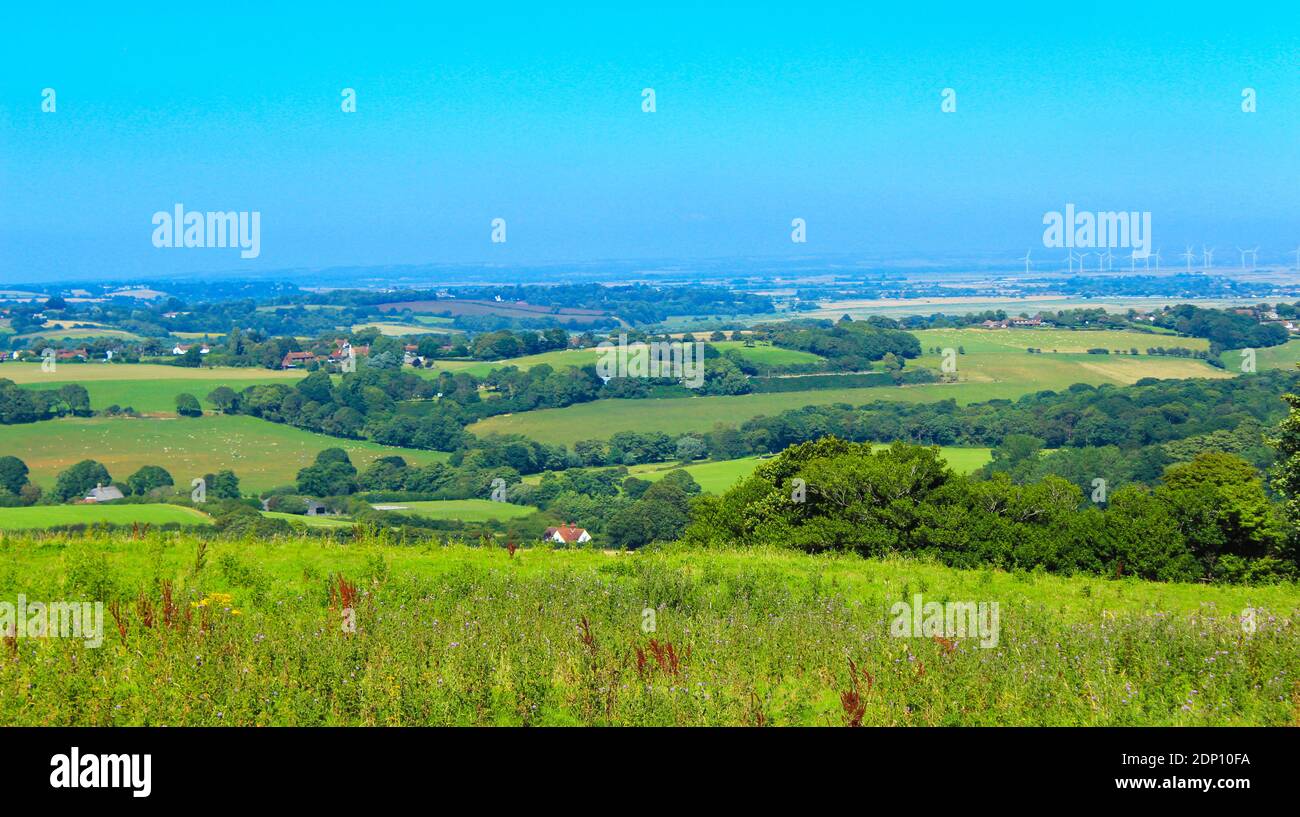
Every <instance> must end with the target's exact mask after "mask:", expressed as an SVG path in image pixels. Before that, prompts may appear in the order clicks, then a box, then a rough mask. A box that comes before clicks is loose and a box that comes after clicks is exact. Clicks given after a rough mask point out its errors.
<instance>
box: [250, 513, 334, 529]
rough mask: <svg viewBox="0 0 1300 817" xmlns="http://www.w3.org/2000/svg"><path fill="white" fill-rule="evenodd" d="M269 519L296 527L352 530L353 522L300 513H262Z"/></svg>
mask: <svg viewBox="0 0 1300 817" xmlns="http://www.w3.org/2000/svg"><path fill="white" fill-rule="evenodd" d="M261 513H262V516H265V517H266V518H267V519H283V520H285V521H286V522H288V523H289V524H290V525H293V526H294V527H296V528H297V527H302V528H350V527H352V522H351V520H348V519H338V518H335V517H329V516H307V515H306V514H300V513H281V512H279V511H262V512H261Z"/></svg>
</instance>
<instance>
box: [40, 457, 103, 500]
mask: <svg viewBox="0 0 1300 817" xmlns="http://www.w3.org/2000/svg"><path fill="white" fill-rule="evenodd" d="M112 482H113V478H112V477H111V476H109V473H108V469H107V468H105V467H104V466H103V465H102V464H101V463H98V462H96V461H94V460H82V461H81V462H79V463H77V464H76V465H73V466H72V467H70V468H68V469H67V470H65V471H62V472H60V474H59V476H58V479H57V481H56V482H55V485H54V496H55V498H56V499H58V500H59V501H60V502H67V501H68V500H71V499H81V498H82V497H84V496H86V495H87V494H89V493H90V492H91V490H93V489H94V488H95V487H96V486H99V485H109V484H111V483H112Z"/></svg>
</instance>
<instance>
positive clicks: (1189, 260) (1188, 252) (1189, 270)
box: [1183, 246, 1196, 275]
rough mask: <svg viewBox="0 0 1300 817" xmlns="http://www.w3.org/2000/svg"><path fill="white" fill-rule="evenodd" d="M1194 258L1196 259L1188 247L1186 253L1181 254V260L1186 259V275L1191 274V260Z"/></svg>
mask: <svg viewBox="0 0 1300 817" xmlns="http://www.w3.org/2000/svg"><path fill="white" fill-rule="evenodd" d="M1195 257H1196V253H1195V252H1194V251H1193V250H1192V248H1191V247H1190V246H1189V247H1188V248H1187V252H1185V253H1183V258H1186V259H1187V274H1188V275H1190V274H1191V272H1192V259H1193V258H1195Z"/></svg>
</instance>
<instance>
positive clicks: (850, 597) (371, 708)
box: [0, 534, 1300, 726]
mask: <svg viewBox="0 0 1300 817" xmlns="http://www.w3.org/2000/svg"><path fill="white" fill-rule="evenodd" d="M0 549H2V550H3V554H4V558H3V559H0V597H5V598H12V597H15V596H16V595H17V594H19V593H22V594H24V595H25V596H26V597H27V598H30V599H43V598H86V597H91V598H101V599H104V600H114V599H119V600H122V601H123V602H124V603H123V604H122V605H121V610H122V613H123V618H122V622H123V627H122V628H121V629H120V630H119V629H118V628H117V627H115V626H114V622H113V620H112V619H110V618H109V617H108V616H107V615H106V616H105V618H106V619H107V620H106V622H105V624H106V632H105V633H104V642H103V643H104V649H101V650H89V649H87V648H86V647H85V646H84V645H83V644H82V643H81V642H80V641H77V640H75V639H67V638H50V639H36V638H34V639H18V641H17V644H16V645H15V651H14V652H15V654H14V656H13V660H7V661H4V662H0V688H4V689H10V690H18V693H17V694H11V695H4V696H0V724H5V725H158V724H168V725H175V726H187V725H219V724H220V725H230V724H246V725H268V726H269V725H348V724H358V725H379V724H391V725H417V724H418V725H440V724H458V725H470V724H483V725H487V724H514V725H519V724H534V725H574V724H593V725H736V726H740V725H759V724H762V725H772V726H776V725H822V726H838V725H841V724H843V723H845V719H846V715H845V708H844V707H843V706H842V703H841V702H842V696H843V695H845V694H846V693H847V692H852V691H854V690H857V691H858V692H859V694H860V699H861V701H862V709H861V714H860V720H861V722H862V723H863V724H867V725H910V726H923V725H1013V724H1020V725H1112V726H1124V725H1138V724H1168V725H1188V726H1190V725H1232V724H1238V725H1277V726H1281V725H1286V724H1289V723H1293V722H1295V721H1296V720H1297V718H1300V704H1297V703H1296V702H1295V699H1294V685H1295V683H1296V675H1295V673H1296V667H1297V666H1298V665H1300V640H1298V639H1296V637H1295V627H1296V625H1297V624H1298V623H1300V611H1298V608H1300V596H1298V595H1297V591H1296V588H1295V586H1294V585H1283V586H1269V587H1258V588H1240V587H1219V586H1205V585H1197V584H1156V583H1145V582H1140V581H1136V580H1130V579H1124V580H1109V579H1104V578H1099V577H1083V576H1080V577H1073V578H1066V577H1059V576H1051V575H1038V574H1034V573H1017V574H1011V573H1005V572H1002V571H998V570H991V569H985V570H973V571H959V570H953V569H949V568H944V567H941V566H938V565H935V564H932V563H929V562H924V561H912V560H902V559H886V560H865V559H861V558H858V557H855V556H824V557H810V556H805V555H801V554H797V553H790V552H784V551H771V550H747V551H741V550H710V551H689V550H683V549H679V548H668V549H664V550H657V551H652V552H639V553H630V554H606V553H602V552H600V551H597V550H590V549H585V548H578V549H564V550H552V549H550V548H545V547H536V548H523V549H521V550H519V551H518V552H516V553H515V554H514V555H513V556H511V555H509V554H507V552H506V551H505V550H504V549H502V548H497V547H491V548H469V547H464V546H461V545H451V546H431V547H410V546H394V545H391V544H385V543H384V541H383V540H382V539H367V540H362V541H358V542H354V543H352V544H350V545H348V546H339V545H338V544H337V543H334V542H331V541H328V540H325V541H322V540H320V539H309V538H306V537H289V538H278V539H276V540H274V541H270V540H268V541H264V542H227V541H220V540H218V541H215V542H211V543H209V545H208V549H207V553H206V558H205V560H204V562H203V566H201V567H198V568H197V569H196V567H195V565H196V552H197V551H196V542H195V541H194V539H193V537H186V536H183V535H165V534H150V535H149V536H147V537H146V541H144V542H141V541H137V540H134V539H131V538H129V537H125V536H108V537H105V536H96V537H93V538H92V537H66V538H62V539H60V538H57V537H42V538H37V537H31V536H28V537H24V536H21V535H19V536H11V537H6V538H5V539H3V540H0ZM336 574H337V575H342V576H344V577H346V578H347V579H348V580H349V581H350V582H353V583H355V584H357V585H364V587H365V593H364V594H363V595H362V602H361V603H360V604H359V605H358V607H357V608H356V610H355V619H353V620H354V621H355V623H356V632H355V633H344V632H343V629H342V627H341V626H340V621H341V620H342V619H341V617H340V612H339V610H338V609H337V607H336V606H332V605H331V603H330V598H331V596H330V594H329V593H328V592H327V587H328V586H329V585H330V583H331V581H332V580H333V576H334V575H336ZM164 580H165V581H167V582H170V583H171V584H170V585H169V587H171V588H172V589H173V593H174V598H175V599H176V601H177V603H178V606H179V607H180V608H181V609H183V610H194V611H195V613H194V614H193V618H192V621H191V620H190V619H189V618H188V617H185V618H183V619H182V620H180V621H176V622H174V624H173V626H171V627H165V626H144V625H143V624H142V623H141V621H140V618H139V610H140V609H158V607H159V605H160V604H161V598H160V596H159V591H158V589H157V588H158V587H159V586H160V583H161V582H162V581H164ZM918 593H919V594H923V596H924V598H925V599H926V600H927V601H929V600H938V601H942V600H967V599H972V600H980V601H982V602H989V603H991V602H996V603H997V604H998V606H999V612H998V627H997V628H996V630H994V632H996V642H994V641H992V640H991V639H983V640H981V638H979V637H966V638H958V639H957V640H955V641H953V642H952V643H951V646H949V645H946V644H943V643H940V642H938V641H936V640H934V639H931V638H925V637H915V638H907V637H895V636H892V635H891V616H892V615H893V613H892V606H893V605H894V604H895V603H897V602H899V601H907V602H909V603H911V602H912V601H913V599H914V596H915V594H918ZM216 594H227V595H216ZM205 599H206V600H207V601H204V600H205ZM191 605H200V606H199V607H192V606H191ZM1247 607H1253V608H1262V609H1261V610H1260V614H1259V616H1258V622H1259V623H1258V626H1257V627H1256V628H1252V631H1251V632H1249V633H1246V632H1244V631H1243V627H1242V624H1241V620H1240V618H1239V617H1240V615H1241V611H1242V610H1244V609H1245V608H1247ZM647 609H648V610H650V611H651V614H652V616H653V618H649V617H648V616H647V614H646V612H645V611H646V610H647ZM647 621H651V624H652V627H653V631H652V632H650V633H647V632H645V631H644V627H645V626H646V625H645V622H647ZM981 644H983V645H984V646H981ZM670 647H671V652H670V651H669V649H670ZM244 669H249V671H248V672H244V671H243V670H244ZM153 679H167V683H165V684H164V683H155V682H154V681H153ZM340 679H343V680H342V681H340ZM33 689H38V690H39V692H40V694H32V693H31V692H30V691H29V690H33Z"/></svg>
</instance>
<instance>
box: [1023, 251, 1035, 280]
mask: <svg viewBox="0 0 1300 817" xmlns="http://www.w3.org/2000/svg"><path fill="white" fill-rule="evenodd" d="M1031 252H1033V249H1028V250H1025V257H1024V258H1022V259H1020V260H1022V261H1024V262H1025V274H1026V275H1028V274H1029V254H1030V253H1031Z"/></svg>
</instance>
